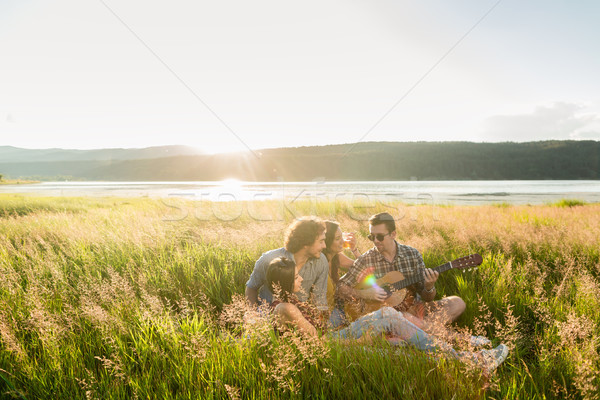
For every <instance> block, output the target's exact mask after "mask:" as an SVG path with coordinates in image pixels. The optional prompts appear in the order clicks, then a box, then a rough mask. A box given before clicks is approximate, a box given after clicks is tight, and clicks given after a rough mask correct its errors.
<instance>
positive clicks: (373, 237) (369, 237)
mask: <svg viewBox="0 0 600 400" xmlns="http://www.w3.org/2000/svg"><path fill="white" fill-rule="evenodd" d="M387 235H389V233H378V234H376V235H373V234H372V233H370V234H369V236H367V238H368V239H369V240H370V241H371V242H374V241H375V239H377V241H378V242H383V239H384V238H385V237H386V236H387Z"/></svg>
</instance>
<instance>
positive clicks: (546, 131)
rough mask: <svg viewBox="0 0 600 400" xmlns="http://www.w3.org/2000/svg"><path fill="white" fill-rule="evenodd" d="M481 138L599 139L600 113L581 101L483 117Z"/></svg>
mask: <svg viewBox="0 0 600 400" xmlns="http://www.w3.org/2000/svg"><path fill="white" fill-rule="evenodd" d="M480 139H482V140H484V141H514V142H527V141H535V140H551V139H555V140H568V139H571V140H577V139H600V113H598V112H595V111H591V110H590V108H589V107H587V106H585V105H582V104H575V103H566V102H557V103H553V104H551V105H545V106H538V107H536V108H535V110H534V111H533V112H531V113H528V114H518V115H495V116H492V117H489V118H487V119H486V121H485V123H484V130H483V134H482V135H481V137H480Z"/></svg>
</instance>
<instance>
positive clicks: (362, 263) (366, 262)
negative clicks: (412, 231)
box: [339, 241, 425, 295]
mask: <svg viewBox="0 0 600 400" xmlns="http://www.w3.org/2000/svg"><path fill="white" fill-rule="evenodd" d="M394 242H395V243H396V257H394V261H392V262H389V261H388V260H386V259H385V257H384V256H383V255H382V254H381V253H380V252H379V251H378V250H377V248H376V247H373V248H372V249H370V250H369V251H367V252H366V253H365V254H363V255H362V256H360V257H358V258H357V259H356V261H354V264H353V265H352V267H350V270H348V272H347V273H346V274H345V275H344V276H342V277H341V278H340V281H339V283H343V284H346V285H348V286H350V287H354V286H356V284H357V283H358V282H362V281H363V280H364V279H365V278H366V277H367V276H368V275H371V274H373V275H374V276H375V279H379V278H381V277H382V276H384V275H385V274H387V273H388V272H392V271H400V272H402V274H403V275H404V278H406V279H408V278H412V277H414V276H419V277H423V271H424V269H425V263H424V262H423V256H421V253H419V251H418V250H417V249H415V248H414V247H410V246H406V245H403V244H400V243H398V242H396V241H394ZM407 289H408V291H409V293H412V294H413V295H414V294H420V293H421V292H422V291H423V290H424V289H425V285H424V283H423V281H421V282H418V283H415V284H414V285H411V286H409V287H408V288H407Z"/></svg>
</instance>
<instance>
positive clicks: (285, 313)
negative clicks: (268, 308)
mask: <svg viewBox="0 0 600 400" xmlns="http://www.w3.org/2000/svg"><path fill="white" fill-rule="evenodd" d="M294 308H295V306H294V305H293V304H291V303H279V304H277V305H276V306H275V308H274V309H273V314H274V315H275V316H277V317H279V318H284V319H286V320H287V319H290V318H291V316H292V315H293V313H294Z"/></svg>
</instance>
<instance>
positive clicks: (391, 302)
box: [345, 254, 483, 321]
mask: <svg viewBox="0 0 600 400" xmlns="http://www.w3.org/2000/svg"><path fill="white" fill-rule="evenodd" d="M482 262H483V259H482V257H481V256H480V255H479V254H471V255H469V256H467V257H462V258H458V259H456V260H454V261H451V262H449V263H446V264H443V265H440V266H438V267H436V268H434V270H435V271H437V272H439V273H441V272H444V271H447V270H449V269H452V268H456V269H463V270H464V269H465V268H470V267H476V266H478V265H480V264H481V263H482ZM463 272H464V271H463ZM420 281H422V279H419V278H417V279H415V278H412V279H406V278H405V277H404V274H402V272H400V271H392V272H388V273H387V274H385V275H384V276H382V277H381V278H379V279H376V280H375V281H373V280H365V281H363V282H359V283H357V284H356V285H355V286H354V289H357V290H362V289H368V288H370V287H374V286H378V287H380V288H383V289H384V290H385V291H386V292H387V293H388V297H387V298H386V299H385V300H384V301H376V300H364V301H355V302H351V303H349V302H347V303H346V306H345V311H346V316H347V317H348V319H349V320H350V321H355V320H356V319H358V318H360V317H362V316H363V315H366V314H369V313H371V312H373V311H377V310H379V309H380V308H381V307H386V306H387V307H397V306H399V305H400V304H402V303H403V302H405V304H406V305H409V303H412V301H413V300H414V297H413V296H408V298H407V294H408V290H407V289H406V287H407V286H409V285H411V284H414V283H416V282H420Z"/></svg>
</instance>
